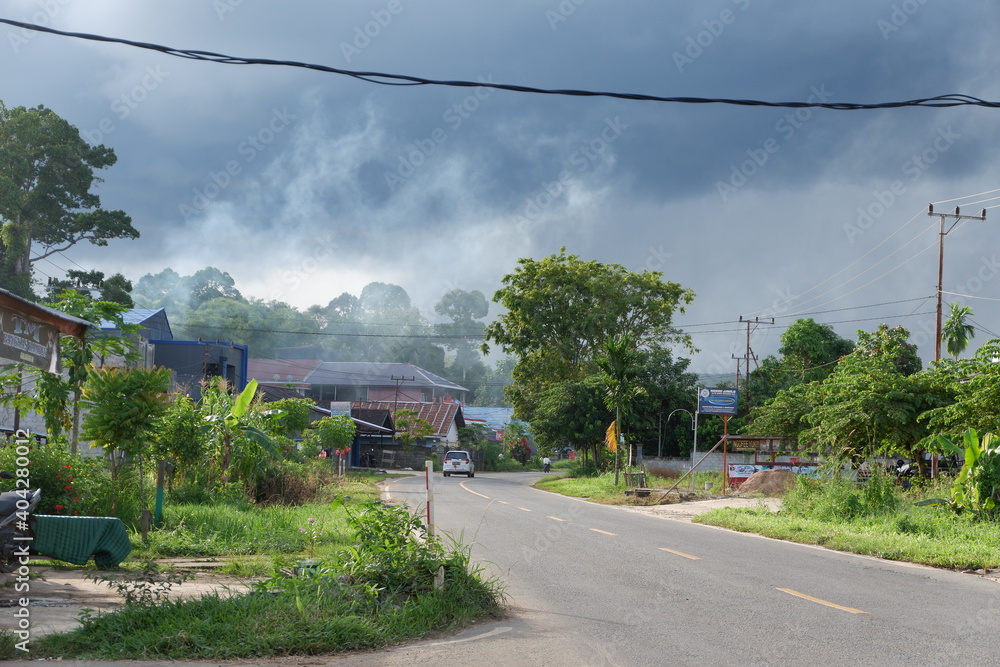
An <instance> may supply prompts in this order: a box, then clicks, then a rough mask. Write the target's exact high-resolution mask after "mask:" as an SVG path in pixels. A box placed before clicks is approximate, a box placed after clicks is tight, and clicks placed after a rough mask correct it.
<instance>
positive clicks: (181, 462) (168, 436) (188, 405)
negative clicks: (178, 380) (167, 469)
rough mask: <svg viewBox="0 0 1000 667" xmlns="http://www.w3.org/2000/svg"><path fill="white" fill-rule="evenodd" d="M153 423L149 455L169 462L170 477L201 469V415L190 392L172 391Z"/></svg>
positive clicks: (202, 460) (202, 422) (202, 453)
mask: <svg viewBox="0 0 1000 667" xmlns="http://www.w3.org/2000/svg"><path fill="white" fill-rule="evenodd" d="M171 398H172V400H171V401H170V403H169V404H168V405H167V407H166V410H164V412H163V414H162V415H160V416H159V417H158V418H157V420H156V424H155V425H154V427H153V455H154V456H155V457H156V460H158V461H167V462H168V463H170V464H172V465H171V471H172V477H173V476H180V477H184V476H185V475H186V473H187V471H188V470H189V469H194V470H195V471H198V470H202V469H203V467H202V466H203V463H204V461H205V448H206V446H205V445H206V443H205V437H204V436H205V433H204V416H203V415H202V414H201V413H200V412H199V411H198V406H197V405H195V402H194V401H193V400H192V399H191V397H190V396H187V395H185V394H181V393H175V394H174V395H173V396H172V397H171Z"/></svg>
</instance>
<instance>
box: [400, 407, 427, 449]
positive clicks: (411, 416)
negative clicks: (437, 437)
mask: <svg viewBox="0 0 1000 667" xmlns="http://www.w3.org/2000/svg"><path fill="white" fill-rule="evenodd" d="M395 417H396V437H397V438H399V439H400V440H402V442H403V449H404V450H407V451H409V450H410V449H413V445H414V444H415V443H416V442H417V441H419V440H421V439H423V438H426V437H427V436H429V435H432V434H433V433H434V427H433V426H432V425H431V424H430V422H428V421H427V420H426V419H424V418H423V417H421V416H420V413H419V412H417V411H416V410H410V409H409V408H406V409H403V410H398V411H397V412H396V415H395Z"/></svg>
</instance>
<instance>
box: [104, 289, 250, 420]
mask: <svg viewBox="0 0 1000 667" xmlns="http://www.w3.org/2000/svg"><path fill="white" fill-rule="evenodd" d="M122 320H123V321H124V322H125V324H133V325H136V326H138V327H139V329H138V331H137V332H136V340H137V343H138V348H139V352H140V354H141V361H140V362H139V363H140V365H142V366H143V367H145V368H151V367H152V366H160V367H163V368H169V369H170V370H171V371H172V382H171V384H172V388H173V389H180V390H181V391H183V392H184V393H186V394H188V395H189V396H191V397H192V398H193V399H195V400H198V399H199V398H201V383H202V382H203V381H205V380H210V379H211V378H213V377H224V378H226V380H227V381H228V382H229V383H230V384H231V385H232V386H233V387H234V388H235V390H236V391H242V390H243V389H244V388H245V387H246V385H247V382H249V378H248V374H247V363H248V361H249V358H250V350H249V348H248V347H247V346H246V345H237V344H235V343H233V342H230V341H203V340H201V339H198V340H175V339H174V335H173V331H172V330H171V328H170V323H169V322H168V321H167V313H166V311H165V310H164V309H163V308H157V309H152V308H133V309H132V310H129V311H127V312H126V313H124V314H123V316H122ZM101 329H102V331H103V332H104V333H105V334H106V335H119V334H120V333H121V332H120V331H119V330H118V329H117V328H115V326H114V325H113V324H112V323H111V322H102V323H101ZM109 361H111V362H113V360H109Z"/></svg>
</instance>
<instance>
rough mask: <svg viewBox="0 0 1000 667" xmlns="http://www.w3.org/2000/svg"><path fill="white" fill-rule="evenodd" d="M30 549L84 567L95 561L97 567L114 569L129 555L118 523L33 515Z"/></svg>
mask: <svg viewBox="0 0 1000 667" xmlns="http://www.w3.org/2000/svg"><path fill="white" fill-rule="evenodd" d="M33 519H34V520H33V524H32V528H33V529H34V532H35V539H34V541H33V542H32V543H31V549H32V551H34V552H35V553H37V554H39V555H41V556H48V557H50V558H56V559H58V560H64V561H66V562H67V563H73V564H74V565H84V564H86V562H87V561H88V560H90V557H91V556H93V557H94V563H96V564H97V567H115V566H116V565H118V564H119V563H121V562H122V561H123V560H125V558H126V557H128V555H129V553H130V552H131V551H132V542H130V541H129V539H128V530H127V529H126V528H125V524H123V523H122V522H121V519H118V518H117V517H103V516H55V515H51V514H36V515H35V516H34V517H33Z"/></svg>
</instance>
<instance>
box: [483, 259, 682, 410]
mask: <svg viewBox="0 0 1000 667" xmlns="http://www.w3.org/2000/svg"><path fill="white" fill-rule="evenodd" d="M503 285H504V286H503V287H502V288H501V289H499V290H497V292H496V293H495V294H494V296H493V300H494V301H495V302H497V303H499V304H500V305H501V306H503V307H504V308H505V312H504V313H503V314H502V315H500V317H498V318H497V319H496V320H494V321H493V322H492V323H490V324H489V325H488V326H487V328H486V340H485V342H484V343H483V352H484V353H485V352H489V349H490V344H493V345H496V346H497V347H499V348H500V349H501V350H502V351H503V352H505V353H507V354H511V355H513V356H515V357H516V358H517V364H516V366H515V368H514V372H513V376H514V385H513V386H512V387H511V388H510V390H509V391H508V398H510V400H511V404H512V405H513V406H514V409H515V412H516V413H517V415H518V416H519V417H520V418H522V419H526V420H527V421H529V422H530V421H531V416H532V412H533V410H534V405H535V404H536V403H537V401H536V400H535V399H536V397H537V396H538V394H539V393H540V392H542V391H544V390H545V389H546V388H548V387H549V386H551V385H552V384H553V383H557V382H564V381H579V380H581V379H583V378H584V377H586V376H587V375H590V374H592V373H595V372H597V367H596V361H597V358H598V357H599V356H600V354H601V352H602V346H603V345H604V342H605V341H606V340H608V339H609V338H611V337H612V336H616V335H620V334H628V335H630V336H632V339H633V341H634V343H635V345H636V347H644V346H647V345H650V344H652V343H656V342H660V343H663V342H674V343H683V344H687V345H690V339H689V338H688V337H687V336H686V335H684V334H683V333H682V332H680V331H679V330H678V329H676V328H675V327H674V326H673V323H672V318H673V315H674V313H675V312H677V311H681V312H683V308H684V306H685V305H686V304H688V303H690V302H691V301H692V300H693V299H694V293H693V292H692V291H691V290H689V289H687V288H685V287H682V286H681V285H679V284H678V283H673V282H664V281H663V279H662V274H661V273H659V272H654V271H643V272H642V273H634V272H630V271H628V270H627V269H625V267H623V266H620V265H618V264H603V263H601V262H597V261H594V260H590V261H585V260H582V259H580V258H579V257H577V256H576V255H567V254H566V249H565V248H563V249H561V250H560V252H559V253H558V254H554V255H551V256H549V257H546V258H544V259H541V260H534V259H521V260H519V261H518V267H517V269H516V270H515V272H514V273H511V274H508V275H506V276H504V278H503Z"/></svg>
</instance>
